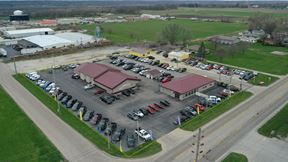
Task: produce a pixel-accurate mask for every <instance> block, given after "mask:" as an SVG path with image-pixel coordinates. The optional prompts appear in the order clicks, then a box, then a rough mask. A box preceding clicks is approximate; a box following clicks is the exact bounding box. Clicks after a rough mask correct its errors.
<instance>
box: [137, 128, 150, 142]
mask: <svg viewBox="0 0 288 162" xmlns="http://www.w3.org/2000/svg"><path fill="white" fill-rule="evenodd" d="M135 134H137V135H138V136H139V137H141V138H143V139H144V140H145V141H148V140H152V136H151V134H149V133H148V132H147V131H146V130H144V129H142V128H137V129H135Z"/></svg>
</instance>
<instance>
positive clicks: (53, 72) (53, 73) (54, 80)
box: [52, 53, 60, 113]
mask: <svg viewBox="0 0 288 162" xmlns="http://www.w3.org/2000/svg"><path fill="white" fill-rule="evenodd" d="M54 67H55V55H54V53H53V66H52V75H53V82H54V83H55V85H56V77H55V71H54ZM55 87H56V86H55ZM55 92H56V89H55ZM57 96H58V93H57V92H56V95H55V100H56V102H57V107H58V108H57V111H58V112H59V113H60V103H59V101H58V100H57Z"/></svg>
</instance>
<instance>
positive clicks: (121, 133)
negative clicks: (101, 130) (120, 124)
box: [112, 128, 126, 142]
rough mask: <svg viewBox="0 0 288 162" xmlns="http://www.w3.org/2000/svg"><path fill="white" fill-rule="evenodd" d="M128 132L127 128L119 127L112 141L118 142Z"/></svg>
mask: <svg viewBox="0 0 288 162" xmlns="http://www.w3.org/2000/svg"><path fill="white" fill-rule="evenodd" d="M125 132H126V128H122V129H118V130H117V131H116V132H115V133H114V136H113V137H112V141H115V142H118V141H120V140H121V138H122V137H123V136H124V134H125Z"/></svg>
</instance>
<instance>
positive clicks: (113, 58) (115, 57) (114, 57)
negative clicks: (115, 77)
mask: <svg viewBox="0 0 288 162" xmlns="http://www.w3.org/2000/svg"><path fill="white" fill-rule="evenodd" d="M109 58H110V59H111V60H116V59H118V57H117V56H110V57H109Z"/></svg>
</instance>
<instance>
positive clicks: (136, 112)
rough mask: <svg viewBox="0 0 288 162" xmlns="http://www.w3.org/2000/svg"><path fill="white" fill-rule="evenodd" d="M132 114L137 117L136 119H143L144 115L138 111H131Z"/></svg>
mask: <svg viewBox="0 0 288 162" xmlns="http://www.w3.org/2000/svg"><path fill="white" fill-rule="evenodd" d="M133 114H134V115H136V116H138V117H140V118H143V117H144V114H143V113H142V112H141V111H139V110H134V111H133Z"/></svg>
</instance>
